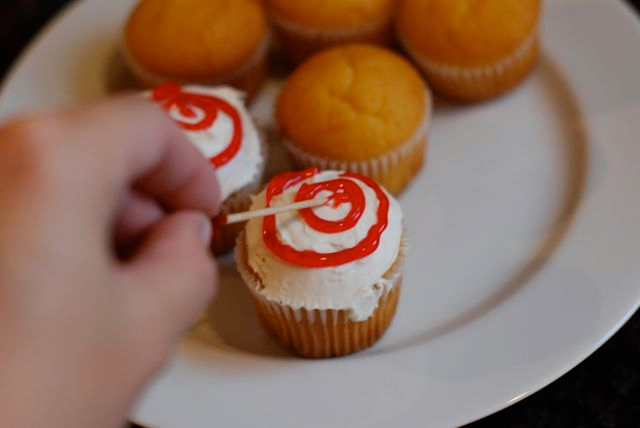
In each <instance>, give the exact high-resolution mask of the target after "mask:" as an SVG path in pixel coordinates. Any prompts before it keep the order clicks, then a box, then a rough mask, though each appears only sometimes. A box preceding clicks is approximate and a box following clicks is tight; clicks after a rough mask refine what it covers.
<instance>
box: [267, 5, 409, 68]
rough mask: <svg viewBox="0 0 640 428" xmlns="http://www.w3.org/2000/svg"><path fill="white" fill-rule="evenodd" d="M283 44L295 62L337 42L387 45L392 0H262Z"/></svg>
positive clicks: (390, 38) (390, 29)
mask: <svg viewBox="0 0 640 428" xmlns="http://www.w3.org/2000/svg"><path fill="white" fill-rule="evenodd" d="M265 3H266V5H267V7H268V9H269V14H270V16H271V20H272V22H273V25H274V27H275V29H276V32H277V33H278V35H279V36H280V39H281V42H282V44H283V47H284V49H285V51H286V53H287V55H288V57H289V59H290V60H291V62H293V63H295V64H297V63H299V62H301V61H302V60H304V59H306V58H307V57H309V56H310V55H312V54H313V53H315V52H317V51H319V50H321V49H324V48H327V47H330V46H334V45H337V44H341V43H349V42H366V43H375V44H380V45H389V44H391V42H392V40H393V28H392V21H393V19H392V18H393V12H394V9H395V5H396V3H397V1H396V0H332V1H326V0H304V1H291V0H266V1H265Z"/></svg>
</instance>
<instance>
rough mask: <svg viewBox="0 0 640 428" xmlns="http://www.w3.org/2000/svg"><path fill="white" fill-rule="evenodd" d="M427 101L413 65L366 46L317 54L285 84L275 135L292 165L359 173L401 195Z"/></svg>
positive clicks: (423, 139) (421, 138) (418, 159)
mask: <svg viewBox="0 0 640 428" xmlns="http://www.w3.org/2000/svg"><path fill="white" fill-rule="evenodd" d="M430 116H431V97H430V95H429V92H428V90H427V88H426V86H425V84H424V82H423V80H422V79H421V78H420V76H419V74H418V72H417V71H416V70H415V69H414V68H413V67H412V65H411V64H410V63H409V62H408V61H406V60H405V59H404V58H402V57H401V56H399V55H397V54H395V53H394V52H392V51H390V50H387V49H384V48H380V47H376V46H370V45H360V44H353V45H344V46H338V47H335V48H331V49H328V50H325V51H322V52H320V53H318V54H316V55H315V56H313V57H312V58H310V59H309V60H308V61H306V62H305V63H304V64H302V65H301V66H300V67H299V68H298V69H297V70H296V71H295V72H294V73H293V74H292V75H291V76H290V78H289V80H287V82H286V83H285V85H284V87H283V89H282V92H281V94H280V96H279V99H278V102H277V122H278V128H279V132H280V134H281V136H282V138H283V140H284V143H285V146H286V147H287V149H288V150H289V152H290V154H291V157H292V159H293V161H294V164H295V165H296V166H297V167H299V168H305V167H308V166H317V167H319V168H320V169H337V170H344V171H350V172H356V173H359V174H363V175H366V176H369V177H371V178H373V179H375V180H376V181H377V182H379V183H380V184H382V185H383V186H384V187H385V188H386V189H387V190H389V191H390V192H391V193H392V194H398V193H400V191H402V189H404V188H405V186H406V185H407V184H408V183H409V182H410V181H411V180H412V179H413V178H414V176H415V175H416V174H417V173H418V171H419V170H420V169H421V167H422V164H423V159H424V153H425V149H426V144H427V133H428V127H429V121H430Z"/></svg>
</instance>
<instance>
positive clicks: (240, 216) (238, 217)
mask: <svg viewBox="0 0 640 428" xmlns="http://www.w3.org/2000/svg"><path fill="white" fill-rule="evenodd" d="M326 202H327V200H326V199H309V200H308V201H302V202H296V203H293V204H287V205H279V206H276V207H269V208H263V209H260V210H253V211H245V212H241V213H235V214H220V215H218V216H216V217H215V218H214V219H213V222H214V224H216V225H219V226H223V225H226V224H233V223H240V222H243V221H247V220H251V219H252V218H258V217H266V216H268V215H273V214H281V213H284V212H288V211H295V210H301V209H304V208H314V207H319V206H320V205H324V204H325V203H326Z"/></svg>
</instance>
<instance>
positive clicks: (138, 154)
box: [60, 96, 220, 215]
mask: <svg viewBox="0 0 640 428" xmlns="http://www.w3.org/2000/svg"><path fill="white" fill-rule="evenodd" d="M60 115H61V117H62V118H63V119H64V120H63V122H64V123H65V124H66V126H65V131H66V134H67V140H68V141H70V142H72V143H70V144H73V149H74V151H75V153H76V154H77V156H78V157H79V158H80V159H81V162H83V163H85V164H87V165H89V167H90V168H91V170H92V171H93V172H94V175H95V176H96V179H95V180H94V182H95V183H105V184H103V186H104V187H103V188H102V189H99V190H98V191H97V192H96V193H97V194H98V197H100V198H102V199H103V200H105V203H106V204H107V206H112V205H113V204H114V203H115V201H117V199H118V198H119V195H120V194H121V192H122V191H123V189H126V188H128V187H129V184H130V183H136V188H137V189H138V190H139V191H141V192H144V193H148V194H149V195H151V196H152V197H154V198H155V199H157V200H158V201H160V202H161V203H162V204H163V205H165V206H166V207H167V208H169V209H193V210H199V211H203V212H205V213H207V214H209V215H215V214H216V213H217V210H218V208H219V204H220V189H219V185H218V181H217V178H216V175H215V172H214V171H213V168H212V167H211V165H210V163H209V162H207V161H206V159H204V157H203V156H202V155H201V154H200V153H199V152H198V150H197V149H196V148H195V147H194V146H193V145H192V144H190V143H189V142H188V140H187V139H186V137H185V135H184V133H183V132H182V131H181V130H180V129H179V128H178V127H177V126H176V125H175V124H174V123H173V121H171V120H170V119H169V118H168V117H167V115H166V114H165V113H164V112H163V111H162V110H161V109H160V108H159V107H158V106H156V105H154V104H153V103H151V102H150V101H147V100H146V99H144V98H142V97H136V96H127V97H119V98H114V99H111V100H107V101H102V102H99V103H96V104H94V105H91V106H87V107H83V108H81V109H74V110H69V111H66V112H64V113H60Z"/></svg>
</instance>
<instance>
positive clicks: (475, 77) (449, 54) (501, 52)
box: [397, 0, 540, 102]
mask: <svg viewBox="0 0 640 428" xmlns="http://www.w3.org/2000/svg"><path fill="white" fill-rule="evenodd" d="M539 17H540V0H517V1H516V0H509V1H505V0H475V1H469V0H406V1H404V2H402V4H401V6H400V10H399V13H398V18H397V32H398V38H399V39H400V41H401V43H402V45H403V46H404V48H405V50H406V51H407V52H408V53H409V55H411V57H413V59H414V60H415V61H416V63H417V64H418V65H419V66H420V68H421V69H422V71H423V72H424V74H425V75H426V77H427V79H428V81H429V83H430V85H431V86H432V87H433V88H434V89H435V90H436V91H438V92H439V93H441V94H442V95H444V96H446V97H448V98H451V99H454V100H458V101H467V102H473V101H481V100H485V99H489V98H492V97H495V96H497V95H500V94H502V93H504V92H506V91H508V90H509V89H511V88H513V87H514V86H516V85H517V84H518V83H520V82H521V81H522V80H523V79H524V77H525V76H526V75H527V74H528V73H529V71H531V69H532V68H533V66H534V65H535V63H536V59H537V57H538V38H537V29H538V20H539Z"/></svg>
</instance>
